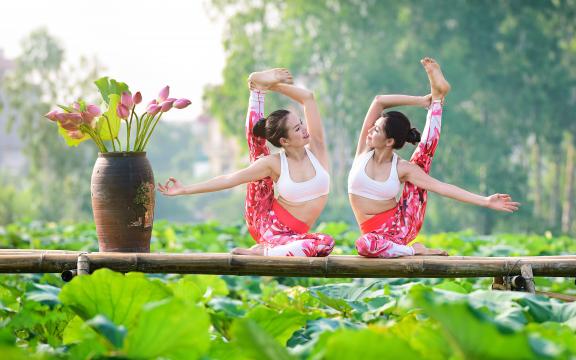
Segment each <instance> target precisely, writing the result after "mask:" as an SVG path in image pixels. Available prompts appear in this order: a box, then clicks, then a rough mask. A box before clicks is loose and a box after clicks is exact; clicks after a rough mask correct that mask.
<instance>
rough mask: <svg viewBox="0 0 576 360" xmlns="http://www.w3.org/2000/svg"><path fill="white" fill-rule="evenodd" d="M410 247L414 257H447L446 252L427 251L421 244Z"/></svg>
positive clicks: (438, 250)
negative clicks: (412, 249)
mask: <svg viewBox="0 0 576 360" xmlns="http://www.w3.org/2000/svg"><path fill="white" fill-rule="evenodd" d="M412 247H413V248H414V255H438V256H448V253H447V252H446V251H444V250H440V249H429V248H427V247H426V246H424V244H422V243H414V244H413V245H412Z"/></svg>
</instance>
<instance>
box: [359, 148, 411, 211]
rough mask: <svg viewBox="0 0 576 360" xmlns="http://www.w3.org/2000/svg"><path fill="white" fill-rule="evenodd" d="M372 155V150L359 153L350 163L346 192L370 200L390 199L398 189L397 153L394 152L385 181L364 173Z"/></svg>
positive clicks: (399, 186) (399, 185)
mask: <svg viewBox="0 0 576 360" xmlns="http://www.w3.org/2000/svg"><path fill="white" fill-rule="evenodd" d="M373 155H374V150H371V151H368V152H366V153H364V154H361V155H359V156H358V157H357V158H356V159H355V160H354V163H353V164H352V169H350V174H349V175H348V193H349V194H354V195H359V196H362V197H365V198H368V199H372V200H391V199H394V198H395V197H396V195H397V194H398V192H399V191H400V188H401V184H400V179H399V178H398V170H397V169H396V166H397V164H398V155H396V153H394V156H393V157H392V165H391V166H390V176H389V177H388V179H387V180H386V181H376V180H374V179H372V178H370V177H369V176H368V175H367V174H366V164H368V161H369V160H370V159H371V158H372V156H373Z"/></svg>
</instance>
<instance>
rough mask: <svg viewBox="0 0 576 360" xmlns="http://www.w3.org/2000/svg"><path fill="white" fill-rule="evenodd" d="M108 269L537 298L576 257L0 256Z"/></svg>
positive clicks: (2, 265) (0, 259)
mask: <svg viewBox="0 0 576 360" xmlns="http://www.w3.org/2000/svg"><path fill="white" fill-rule="evenodd" d="M100 268H108V269H111V270H114V271H119V272H129V271H139V272H143V273H174V274H214V275H261V276H287V277H328V278H469V277H494V279H495V281H494V284H493V286H492V287H493V289H512V290H514V288H515V287H516V288H520V289H519V290H524V291H528V292H532V293H534V292H535V289H534V281H533V278H534V277H535V276H543V277H575V276H576V256H573V255H564V256H520V257H478V256H448V257H440V256H408V257H402V258H394V259H368V258H364V257H360V256H349V255H331V256H328V257H323V258H306V257H263V256H245V255H231V254H228V253H187V254H171V253H151V254H147V253H100V252H96V253H86V252H80V251H63V250H9V249H4V250H0V273H62V274H63V279H64V280H70V279H71V278H72V277H73V276H74V275H76V274H78V275H83V274H88V273H90V272H91V271H94V270H97V269H100Z"/></svg>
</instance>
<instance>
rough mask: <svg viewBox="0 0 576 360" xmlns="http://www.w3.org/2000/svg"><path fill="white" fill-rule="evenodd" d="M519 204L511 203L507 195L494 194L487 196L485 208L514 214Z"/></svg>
mask: <svg viewBox="0 0 576 360" xmlns="http://www.w3.org/2000/svg"><path fill="white" fill-rule="evenodd" d="M519 206H520V203H519V202H514V201H512V197H511V196H510V195H508V194H494V195H490V196H488V205H487V207H488V208H489V209H492V210H497V211H505V212H509V213H511V212H514V211H516V210H518V207H519Z"/></svg>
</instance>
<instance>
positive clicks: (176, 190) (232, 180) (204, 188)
mask: <svg viewBox="0 0 576 360" xmlns="http://www.w3.org/2000/svg"><path fill="white" fill-rule="evenodd" d="M268 176H272V167H271V166H270V162H269V160H268V159H267V158H261V159H258V160H256V161H255V162H254V163H252V164H251V165H250V166H248V167H247V168H245V169H242V170H239V171H236V172H235V173H232V174H228V175H221V176H217V177H215V178H212V179H210V180H207V181H204V182H201V183H197V184H192V185H187V186H184V185H182V184H181V183H180V182H179V181H178V180H176V179H175V178H173V177H171V178H169V179H168V181H166V184H164V185H162V184H160V183H158V191H160V192H161V193H162V194H163V195H166V196H176V195H191V194H199V193H206V192H213V191H219V190H224V189H230V188H232V187H234V186H237V185H240V184H246V183H249V182H251V181H256V180H260V179H263V178H265V177H268ZM171 184H172V185H171Z"/></svg>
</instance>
